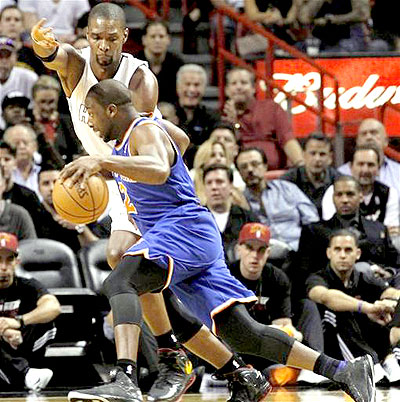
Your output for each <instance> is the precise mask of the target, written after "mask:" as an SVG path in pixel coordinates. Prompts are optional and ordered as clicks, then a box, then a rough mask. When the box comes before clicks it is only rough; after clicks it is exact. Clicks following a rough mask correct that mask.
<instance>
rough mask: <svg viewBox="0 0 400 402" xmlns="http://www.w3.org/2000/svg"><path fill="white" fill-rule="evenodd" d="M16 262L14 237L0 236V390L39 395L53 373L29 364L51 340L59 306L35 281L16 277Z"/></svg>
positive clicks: (16, 241) (6, 234)
mask: <svg viewBox="0 0 400 402" xmlns="http://www.w3.org/2000/svg"><path fill="white" fill-rule="evenodd" d="M18 262H19V259H18V239H17V237H16V236H15V235H13V234H11V233H6V232H0V388H1V389H4V388H7V387H8V388H10V389H13V390H15V389H19V390H22V389H23V387H24V385H25V387H27V388H28V389H29V390H31V391H39V390H40V389H41V388H44V387H45V386H46V385H47V384H48V382H49V381H50V379H51V377H52V376H53V372H52V371H51V370H49V369H35V368H30V366H29V362H33V361H35V362H37V359H38V358H40V357H41V356H43V354H44V350H45V348H44V346H45V345H46V344H47V343H48V341H49V340H51V339H54V337H55V334H56V329H55V328H54V325H53V323H52V321H53V320H54V319H55V318H56V317H57V316H58V315H59V314H60V304H59V302H58V300H57V298H56V297H55V296H53V295H51V294H49V292H48V290H47V289H45V288H44V287H43V285H42V284H41V283H39V282H38V281H37V280H35V279H26V278H20V277H18V276H16V275H15V268H16V267H17V265H18ZM39 339H40V342H39ZM43 340H44V341H43Z"/></svg>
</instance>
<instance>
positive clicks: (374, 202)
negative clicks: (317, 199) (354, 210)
mask: <svg viewBox="0 0 400 402" xmlns="http://www.w3.org/2000/svg"><path fill="white" fill-rule="evenodd" d="M381 157H382V155H381V153H380V151H379V149H378V148H377V147H376V146H374V145H364V146H358V147H357V148H356V149H355V151H354V154H353V160H352V162H351V165H350V166H351V175H352V176H353V177H354V178H355V179H357V181H358V182H359V183H360V186H361V192H362V196H363V199H362V202H361V204H360V214H361V215H362V216H364V217H365V218H366V219H370V220H373V221H379V222H382V223H383V224H384V225H385V226H387V227H388V230H389V233H390V234H391V235H394V234H398V233H399V226H400V222H399V214H400V212H399V195H398V193H397V191H396V189H395V188H393V187H389V186H387V185H385V184H383V183H381V182H379V181H378V180H376V178H377V175H378V171H379V166H380V160H381ZM335 213H336V208H335V206H334V203H333V186H330V187H329V188H328V189H327V191H326V193H325V195H324V197H323V200H322V217H323V219H324V220H329V219H331V218H332V216H333V215H334V214H335Z"/></svg>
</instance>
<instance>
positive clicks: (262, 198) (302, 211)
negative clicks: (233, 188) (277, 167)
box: [236, 148, 319, 251]
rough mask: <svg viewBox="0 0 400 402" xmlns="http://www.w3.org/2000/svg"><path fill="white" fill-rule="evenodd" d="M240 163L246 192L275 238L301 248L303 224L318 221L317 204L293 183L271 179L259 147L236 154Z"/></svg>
mask: <svg viewBox="0 0 400 402" xmlns="http://www.w3.org/2000/svg"><path fill="white" fill-rule="evenodd" d="M236 166H237V168H238V170H239V172H240V174H241V176H242V178H243V180H244V182H245V183H246V188H245V190H244V195H245V197H246V199H247V201H248V203H249V205H250V209H251V211H252V212H254V213H255V214H256V215H257V217H258V220H259V221H260V222H261V223H264V224H265V225H267V226H269V227H270V230H271V238H272V239H277V240H280V241H283V242H284V243H286V244H287V245H288V246H289V247H290V249H291V250H293V251H297V249H298V246H299V239H300V233H301V227H302V226H303V225H307V224H308V223H312V222H318V221H319V215H318V211H317V208H316V207H315V205H314V204H313V203H312V201H311V200H310V199H309V198H308V197H307V196H306V195H305V194H304V193H303V192H302V191H301V190H300V189H299V188H298V187H297V186H296V185H295V184H293V183H290V182H288V181H286V180H273V181H271V182H267V180H266V178H265V174H266V172H267V170H268V161H267V157H266V155H265V153H264V152H263V151H262V150H261V149H259V148H246V149H244V150H242V151H241V152H240V153H239V154H238V156H237V158H236Z"/></svg>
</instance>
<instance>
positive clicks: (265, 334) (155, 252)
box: [62, 80, 375, 402]
mask: <svg viewBox="0 0 400 402" xmlns="http://www.w3.org/2000/svg"><path fill="white" fill-rule="evenodd" d="M86 107H87V109H88V112H89V116H90V120H91V124H92V126H93V128H94V129H95V130H96V131H98V132H99V133H100V135H101V136H102V137H103V138H104V139H105V140H106V141H108V140H116V145H115V147H114V150H113V155H112V156H109V157H106V158H104V157H95V156H94V157H82V158H80V159H78V160H76V161H74V162H72V163H71V164H69V165H68V166H67V167H66V168H65V169H64V171H63V172H62V178H63V179H66V178H67V177H71V178H72V182H81V183H82V184H81V185H84V182H85V181H86V180H87V178H88V177H89V176H90V175H91V174H94V173H97V172H104V171H108V172H112V176H113V177H114V178H115V180H116V181H117V182H118V185H119V189H120V192H121V196H122V198H123V200H124V203H125V205H126V206H127V208H128V210H129V212H130V214H132V216H134V218H135V221H136V222H137V224H138V226H139V228H140V230H141V232H142V238H141V240H140V241H139V242H137V243H136V244H135V245H133V246H132V247H131V248H129V249H128V251H127V252H126V253H125V256H124V258H123V259H122V261H121V262H120V263H119V264H118V266H117V267H116V268H115V269H114V271H112V272H111V274H110V275H109V277H108V278H107V279H106V280H105V282H104V293H105V294H106V295H107V297H108V299H109V301H110V305H111V308H112V311H113V317H114V326H115V327H114V332H115V342H116V348H117V355H118V359H119V361H125V362H129V363H130V365H131V367H133V368H134V367H135V361H136V354H137V347H138V337H139V333H140V324H141V320H142V317H141V308H140V301H139V295H141V294H144V293H148V292H153V291H160V290H162V289H164V288H165V287H167V286H169V287H170V288H171V289H172V290H173V291H174V292H175V293H176V294H177V295H178V297H179V299H180V300H181V301H182V302H183V303H184V304H185V305H186V306H187V307H188V308H189V309H190V310H191V311H192V312H194V313H196V315H198V317H199V318H201V319H202V321H203V322H204V323H206V324H207V325H209V326H210V327H212V328H213V329H214V331H215V332H216V333H217V334H218V335H219V336H220V337H221V338H222V339H223V340H224V341H225V342H227V343H228V344H229V345H230V346H231V347H232V348H233V349H235V350H236V351H237V352H240V353H245V354H254V355H257V356H261V357H263V358H266V359H269V360H273V361H276V362H279V363H281V364H285V365H288V366H293V367H299V368H304V369H307V370H313V371H314V372H316V373H317V374H320V375H323V376H325V377H327V378H329V379H331V380H333V381H336V382H337V383H338V384H339V385H340V387H341V388H342V389H343V390H344V391H345V392H347V393H348V394H349V395H350V396H351V397H352V398H353V399H354V400H355V401H356V402H374V401H375V385H374V371H373V362H372V358H371V357H370V356H365V357H361V358H358V359H355V360H352V361H348V362H345V361H338V360H335V359H332V358H330V357H328V356H326V355H324V354H320V353H319V352H316V351H314V350H312V349H309V348H308V347H306V346H304V345H303V344H301V343H299V342H297V341H295V340H294V339H293V338H290V337H289V336H288V335H286V334H285V333H284V332H282V331H280V330H278V329H275V328H271V327H268V326H265V325H262V324H259V323H257V322H256V321H254V320H253V319H252V318H251V317H250V315H249V314H248V312H247V309H246V308H245V306H244V303H247V302H252V301H254V300H255V296H254V294H253V293H252V292H250V291H249V290H247V289H246V288H245V287H244V286H243V285H242V284H241V283H240V282H238V281H237V280H235V279H234V278H233V277H232V276H231V275H230V273H229V271H228V269H227V267H226V265H225V262H224V259H223V250H222V244H221V238H220V235H219V231H218V228H217V226H216V224H215V221H214V219H213V218H212V215H211V214H210V213H209V212H208V210H206V209H205V208H203V207H202V206H200V205H199V203H198V200H197V198H196V196H195V192H194V188H193V183H192V181H191V179H190V177H189V174H188V172H187V169H186V167H185V165H184V163H183V160H182V156H181V152H180V150H179V147H178V145H177V144H176V143H175V142H174V141H173V140H172V139H171V137H170V136H169V134H168V132H167V131H166V129H165V128H164V127H163V126H161V125H160V124H158V123H157V122H156V121H155V120H151V119H147V118H141V117H140V116H139V115H138V114H137V112H136V111H135V109H134V107H133V105H132V102H131V95H130V92H129V90H128V89H127V88H126V87H125V86H124V85H123V84H121V83H119V82H117V81H114V80H105V81H102V82H100V83H99V84H96V85H95V86H93V87H92V88H91V89H90V91H89V93H88V95H87V98H86ZM193 338H196V335H195V336H194V337H193ZM190 342H191V340H189V342H188V344H190ZM185 346H188V345H187V344H186V345H185ZM189 349H190V348H189ZM69 399H70V400H79V399H87V400H95V399H96V400H101V401H116V400H118V401H120V400H125V401H133V402H138V401H142V396H141V392H140V390H139V388H138V387H137V384H135V382H134V379H130V378H129V377H128V376H127V375H125V374H124V372H123V371H122V370H121V369H118V370H117V374H116V377H115V380H114V381H113V382H112V383H110V384H106V385H102V386H99V387H95V388H92V389H89V390H82V391H72V392H70V394H69ZM242 401H245V399H242Z"/></svg>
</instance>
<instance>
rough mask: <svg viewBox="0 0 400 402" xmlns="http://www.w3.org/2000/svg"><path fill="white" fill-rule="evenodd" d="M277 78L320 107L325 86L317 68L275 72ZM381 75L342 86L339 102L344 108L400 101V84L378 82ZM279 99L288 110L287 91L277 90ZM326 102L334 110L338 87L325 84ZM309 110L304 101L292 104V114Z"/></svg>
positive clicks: (369, 106) (263, 82) (373, 107)
mask: <svg viewBox="0 0 400 402" xmlns="http://www.w3.org/2000/svg"><path fill="white" fill-rule="evenodd" d="M273 78H274V80H275V81H286V82H285V84H284V85H283V89H284V90H285V91H286V92H288V93H290V94H292V95H297V94H304V97H303V101H304V103H305V104H306V105H308V106H313V107H316V108H317V107H318V92H317V91H318V90H319V89H320V88H321V75H320V74H319V73H317V72H309V73H306V74H300V73H295V74H286V73H275V74H274V75H273ZM379 79H380V76H379V75H378V74H371V75H370V76H369V77H368V78H367V79H366V80H365V82H364V83H363V84H362V85H361V86H354V87H351V88H344V87H339V105H340V108H341V109H343V110H349V109H355V110H359V109H362V108H364V107H366V108H368V109H375V108H377V107H380V106H382V105H384V104H385V103H388V102H391V103H392V104H394V105H396V104H400V86H395V85H390V86H388V87H385V86H376V87H374V86H375V84H376V83H377V82H378V80H379ZM259 85H260V88H261V89H262V90H263V91H265V90H266V84H265V81H260V82H259ZM274 92H275V93H276V95H275V98H274V100H275V102H277V103H279V104H280V105H281V106H282V107H283V108H284V109H285V110H287V108H288V101H287V96H286V94H285V93H284V92H282V91H279V90H274ZM323 99H324V106H325V107H326V108H327V109H330V110H334V109H335V104H336V94H335V93H334V88H333V87H329V86H325V88H324V89H323ZM305 111H306V107H305V106H303V105H296V106H293V107H292V114H293V115H296V114H301V113H304V112H305Z"/></svg>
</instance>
